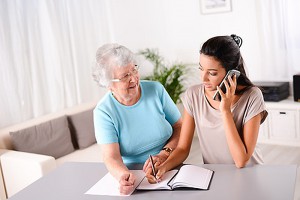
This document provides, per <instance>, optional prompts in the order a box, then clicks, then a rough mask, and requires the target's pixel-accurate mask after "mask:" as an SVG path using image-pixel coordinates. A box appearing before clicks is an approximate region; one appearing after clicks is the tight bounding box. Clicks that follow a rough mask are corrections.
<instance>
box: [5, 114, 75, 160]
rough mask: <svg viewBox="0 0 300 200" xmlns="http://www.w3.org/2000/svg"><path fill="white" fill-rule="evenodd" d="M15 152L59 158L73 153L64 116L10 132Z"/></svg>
mask: <svg viewBox="0 0 300 200" xmlns="http://www.w3.org/2000/svg"><path fill="white" fill-rule="evenodd" d="M10 136H11V140H12V144H13V147H14V149H15V150H17V151H23V152H29V153H37V154H43V155H49V156H53V157H54V158H59V157H61V156H64V155H67V154H69V153H71V152H73V151H74V150H75V149H74V146H73V144H72V140H71V134H70V130H69V127H68V121H67V117H66V116H61V117H58V118H55V119H52V120H49V121H47V122H43V123H41V124H38V125H35V126H32V127H28V128H25V129H22V130H18V131H15V132H10Z"/></svg>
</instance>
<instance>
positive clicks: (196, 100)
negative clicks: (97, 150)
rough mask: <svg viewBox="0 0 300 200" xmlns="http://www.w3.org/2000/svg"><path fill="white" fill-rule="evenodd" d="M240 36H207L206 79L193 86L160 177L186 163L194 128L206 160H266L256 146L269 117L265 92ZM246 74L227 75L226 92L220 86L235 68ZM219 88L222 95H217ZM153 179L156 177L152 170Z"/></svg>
mask: <svg viewBox="0 0 300 200" xmlns="http://www.w3.org/2000/svg"><path fill="white" fill-rule="evenodd" d="M241 45H242V39H241V38H240V37H239V36H236V35H231V36H218V37H213V38H211V39H209V40H207V41H206V42H205V43H204V44H203V46H202V48H201V50H200V61H199V69H200V78H201V80H202V84H200V85H195V86H192V87H190V88H189V89H188V90H187V91H186V93H185V94H184V97H183V98H182V102H183V105H184V117H183V124H182V128H181V133H180V139H179V143H178V146H177V147H176V149H175V150H174V151H173V152H172V153H171V155H170V156H169V157H168V159H167V160H166V161H165V162H164V163H162V164H161V165H159V166H157V170H158V172H157V174H156V179H158V180H159V179H161V177H162V176H163V174H164V173H165V172H166V171H168V170H170V169H172V168H174V167H176V166H178V165H179V164H181V163H182V162H183V161H184V160H185V159H186V158H187V156H188V154H189V151H190V148H191V144H192V139H193V135H194V131H196V132H197V134H198V138H199V142H200V149H201V152H202V156H203V161H204V163H215V164H235V165H236V167H238V168H241V167H244V166H245V165H247V164H260V163H262V162H263V161H262V158H261V155H260V154H259V151H258V149H257V147H256V141H257V137H258V132H259V126H260V124H261V123H263V122H264V120H265V118H266V117H267V114H268V113H267V111H266V109H265V104H264V100H263V95H262V92H261V91H260V89H259V88H257V87H255V86H254V85H253V84H252V82H251V81H250V80H249V79H248V77H247V76H246V73H245V69H244V61H243V58H242V56H241V52H240V47H241ZM233 69H234V70H238V71H239V72H240V76H239V77H238V78H237V77H236V76H233V77H229V78H228V80H227V81H225V86H226V92H222V90H221V89H220V88H219V87H218V86H219V84H220V83H221V82H222V80H223V79H224V77H225V75H226V74H227V72H228V71H229V70H233ZM216 91H218V92H219V93H220V95H221V101H216V100H214V99H213V96H214V94H215V93H216ZM147 178H148V180H149V182H153V183H154V182H155V181H156V179H155V177H154V176H153V175H152V172H151V170H148V171H147Z"/></svg>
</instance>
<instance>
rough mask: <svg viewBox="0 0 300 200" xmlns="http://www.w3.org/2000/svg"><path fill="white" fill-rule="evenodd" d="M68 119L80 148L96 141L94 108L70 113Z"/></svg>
mask: <svg viewBox="0 0 300 200" xmlns="http://www.w3.org/2000/svg"><path fill="white" fill-rule="evenodd" d="M68 120H69V122H70V124H69V126H70V130H71V133H72V134H74V136H75V138H76V141H77V145H78V148H79V149H83V148H86V147H88V146H91V145H92V144H94V143H96V138H95V130H94V123H93V109H90V110H87V111H83V112H79V113H75V114H71V115H68ZM75 146H76V145H75Z"/></svg>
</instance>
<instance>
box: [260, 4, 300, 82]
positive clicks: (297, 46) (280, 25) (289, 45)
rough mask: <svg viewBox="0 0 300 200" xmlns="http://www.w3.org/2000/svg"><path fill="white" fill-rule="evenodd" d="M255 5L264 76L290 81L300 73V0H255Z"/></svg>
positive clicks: (269, 78) (270, 78) (274, 79)
mask: <svg viewBox="0 0 300 200" xmlns="http://www.w3.org/2000/svg"><path fill="white" fill-rule="evenodd" d="M257 8H258V13H259V15H258V22H259V24H260V27H259V30H260V31H261V32H260V35H261V36H262V37H261V41H260V44H261V52H262V55H261V58H262V75H263V78H264V79H265V80H273V81H280V80H284V81H292V77H293V75H294V74H297V73H300V64H299V55H300V17H299V8H300V1H298V0H276V1H273V0H263V1H260V0H258V1H257Z"/></svg>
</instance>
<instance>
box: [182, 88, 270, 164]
mask: <svg viewBox="0 0 300 200" xmlns="http://www.w3.org/2000/svg"><path fill="white" fill-rule="evenodd" d="M182 103H183V105H184V108H185V109H186V111H187V112H188V113H189V114H190V115H191V116H192V117H193V118H194V120H195V126H196V127H195V131H196V133H197V134H198V138H199V142H200V149H201V152H202V156H203V161H204V163H208V164H234V161H233V159H232V156H231V154H230V151H229V148H228V145H227V141H226V136H225V131H224V126H223V121H222V116H221V112H220V111H219V110H216V109H215V108H213V107H212V106H211V105H210V104H209V102H208V100H207V99H206V96H205V94H204V86H203V85H202V84H200V85H195V86H192V87H190V88H189V89H187V91H186V92H185V93H184V96H183V97H182ZM231 111H232V114H233V118H234V122H235V125H236V127H237V130H238V132H239V135H240V137H241V139H242V140H243V137H242V135H243V134H242V132H243V126H244V124H245V123H246V122H247V121H248V120H250V119H251V118H253V117H254V116H256V115H258V114H259V113H262V114H263V117H262V120H261V123H263V122H264V120H265V119H266V117H267V115H268V113H267V111H266V108H265V103H264V99H263V95H262V92H261V91H260V89H259V88H257V87H252V88H250V89H248V90H247V91H245V92H244V93H243V94H242V96H241V97H240V99H239V100H238V101H237V102H236V103H235V104H234V105H233V106H232V108H231ZM262 163H263V160H262V156H261V153H260V150H259V149H258V146H256V147H255V150H254V152H253V155H252V157H251V158H250V160H249V161H248V163H247V165H249V164H250V165H251V164H262Z"/></svg>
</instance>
